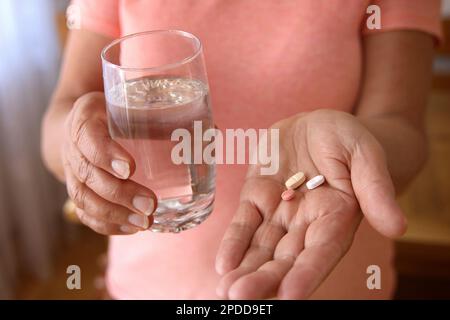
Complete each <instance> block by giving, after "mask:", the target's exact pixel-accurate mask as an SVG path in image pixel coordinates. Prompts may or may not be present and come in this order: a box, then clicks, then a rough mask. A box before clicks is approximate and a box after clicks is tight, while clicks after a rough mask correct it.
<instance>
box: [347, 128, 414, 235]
mask: <svg viewBox="0 0 450 320" xmlns="http://www.w3.org/2000/svg"><path fill="white" fill-rule="evenodd" d="M360 141H361V142H360V143H358V144H357V145H356V147H355V148H354V150H353V152H352V160H351V167H350V171H351V181H352V186H353V190H354V191H355V195H356V198H357V199H358V202H359V205H360V207H361V210H362V212H363V214H364V216H365V217H366V218H367V220H368V221H369V223H370V225H371V226H372V227H373V228H374V229H375V230H377V231H378V232H379V233H381V234H382V235H384V236H387V237H390V238H393V237H398V236H401V235H403V234H404V233H405V231H406V228H407V222H406V218H405V216H404V214H403V212H402V210H401V208H400V206H399V205H398V203H397V201H396V199H395V189H394V184H393V182H392V179H391V176H390V174H389V171H388V168H387V162H386V157H385V153H384V150H383V148H382V147H381V145H380V144H379V142H378V141H376V139H375V137H373V136H371V135H368V136H367V137H365V139H360Z"/></svg>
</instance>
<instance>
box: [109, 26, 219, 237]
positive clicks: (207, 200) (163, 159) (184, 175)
mask: <svg viewBox="0 0 450 320" xmlns="http://www.w3.org/2000/svg"><path fill="white" fill-rule="evenodd" d="M102 63H103V80H104V89H105V97H106V102H107V114H108V127H109V132H110V135H111V137H112V138H113V139H114V140H115V141H117V142H118V143H119V144H120V145H121V146H122V147H124V148H125V149H126V150H127V151H128V152H129V153H130V154H131V155H132V156H133V158H134V160H135V162H136V171H135V172H134V174H133V175H132V176H131V179H132V180H134V181H136V182H137V183H139V184H141V185H144V186H146V187H148V188H149V189H151V190H153V191H154V192H155V194H156V195H157V197H158V207H157V209H156V212H155V214H154V223H153V226H152V227H151V229H150V230H152V231H157V232H179V231H181V230H185V229H189V228H192V227H194V226H196V225H198V224H200V223H201V222H202V221H204V220H205V219H206V218H207V217H208V215H209V214H210V213H211V211H212V208H213V202H214V190H215V189H214V188H215V167H214V163H211V162H208V163H205V162H204V161H198V159H194V157H195V156H196V155H197V156H198V155H199V154H203V149H204V148H206V146H207V144H206V143H205V142H204V141H203V139H202V134H201V132H200V134H199V132H197V131H199V130H198V129H199V128H200V129H201V131H202V132H204V131H205V130H208V129H212V128H214V123H213V120H212V113H211V106H210V101H209V90H208V80H207V75H206V70H205V64H204V59H203V52H202V45H201V43H200V40H199V39H198V38H197V37H195V36H194V35H192V34H190V33H187V32H184V31H178V30H158V31H148V32H142V33H137V34H132V35H129V36H126V37H123V38H120V39H117V40H115V41H114V42H112V43H111V44H109V45H108V46H107V47H105V49H103V51H102ZM194 128H195V134H194ZM177 129H178V130H177ZM174 132H178V133H181V134H174ZM174 137H175V138H176V139H174ZM180 144H182V146H185V147H186V146H187V147H188V148H184V149H180V148H179V147H180ZM177 147H178V148H177ZM195 148H196V149H197V150H194V149H195ZM187 149H189V150H187ZM199 149H200V150H199ZM176 150H178V151H179V150H181V151H180V152H176ZM178 153H184V154H182V155H181V156H182V157H183V159H184V161H183V162H182V163H179V160H175V159H174V157H176V156H178ZM195 160H197V161H195Z"/></svg>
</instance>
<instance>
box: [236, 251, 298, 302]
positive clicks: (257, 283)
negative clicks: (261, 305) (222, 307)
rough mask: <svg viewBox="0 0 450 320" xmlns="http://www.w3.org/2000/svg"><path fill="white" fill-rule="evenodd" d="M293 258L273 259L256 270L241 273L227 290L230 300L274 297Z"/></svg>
mask: <svg viewBox="0 0 450 320" xmlns="http://www.w3.org/2000/svg"><path fill="white" fill-rule="evenodd" d="M294 261H295V259H292V258H288V257H286V258H283V259H275V260H271V261H268V262H266V263H264V264H263V265H262V266H261V267H260V268H259V269H258V270H256V271H255V272H251V273H248V274H241V275H240V277H239V278H237V279H236V280H235V281H234V283H233V284H232V285H231V287H230V289H229V291H228V298H229V299H232V300H249V299H252V300H256V299H268V298H271V297H274V296H275V295H276V293H277V290H278V286H279V285H280V283H281V281H282V279H283V277H284V275H285V274H286V273H287V272H288V271H289V269H290V268H291V267H292V265H293V263H294Z"/></svg>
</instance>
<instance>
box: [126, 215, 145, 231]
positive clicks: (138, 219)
mask: <svg viewBox="0 0 450 320" xmlns="http://www.w3.org/2000/svg"><path fill="white" fill-rule="evenodd" d="M128 222H130V223H131V224H132V225H135V226H136V227H139V228H142V229H147V228H148V218H147V217H146V216H143V215H141V214H136V213H133V214H130V215H129V216H128Z"/></svg>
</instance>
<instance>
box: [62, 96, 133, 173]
mask: <svg viewBox="0 0 450 320" xmlns="http://www.w3.org/2000/svg"><path fill="white" fill-rule="evenodd" d="M93 110H95V111H96V112H93ZM69 130H70V132H69V134H70V136H71V137H72V142H73V143H74V144H75V145H76V146H77V148H78V149H79V150H80V151H81V153H82V154H83V155H84V156H85V157H86V158H87V159H88V160H89V162H91V163H93V164H94V165H95V166H97V167H99V168H102V169H103V170H105V171H107V172H109V173H111V174H113V175H115V176H116V177H118V178H120V179H128V178H129V177H130V176H131V175H132V173H133V172H134V169H135V164H134V160H133V158H132V157H131V155H130V154H129V153H128V152H127V151H126V150H125V149H123V148H122V147H121V146H120V145H119V144H118V143H117V142H115V141H114V140H112V139H111V137H110V135H109V132H108V125H107V121H106V111H105V99H104V96H103V94H100V93H92V94H89V95H84V96H83V97H81V98H80V99H78V100H77V101H76V102H75V104H74V111H73V115H72V123H71V126H70V128H69Z"/></svg>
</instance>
